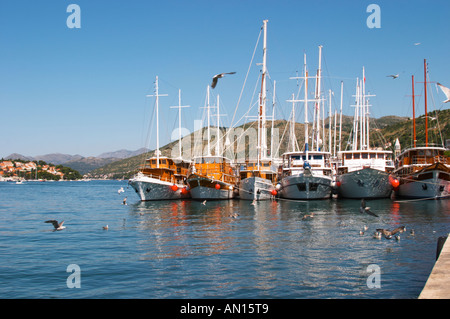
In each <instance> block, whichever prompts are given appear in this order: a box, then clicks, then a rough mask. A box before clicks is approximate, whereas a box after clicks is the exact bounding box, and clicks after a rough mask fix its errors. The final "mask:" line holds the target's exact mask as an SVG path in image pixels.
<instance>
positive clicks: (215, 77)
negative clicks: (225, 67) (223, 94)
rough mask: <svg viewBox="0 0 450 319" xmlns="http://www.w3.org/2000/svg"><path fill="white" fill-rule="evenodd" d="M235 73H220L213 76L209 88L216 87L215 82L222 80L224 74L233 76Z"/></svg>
mask: <svg viewBox="0 0 450 319" xmlns="http://www.w3.org/2000/svg"><path fill="white" fill-rule="evenodd" d="M235 73H236V72H227V73H220V74H216V75H214V76H213V79H212V83H211V87H212V88H213V89H214V88H215V87H216V85H217V81H218V80H219V78H223V77H224V76H225V74H235Z"/></svg>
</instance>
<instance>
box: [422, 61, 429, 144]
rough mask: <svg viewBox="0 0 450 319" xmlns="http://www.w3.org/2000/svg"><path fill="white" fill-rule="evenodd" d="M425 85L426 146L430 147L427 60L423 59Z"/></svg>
mask: <svg viewBox="0 0 450 319" xmlns="http://www.w3.org/2000/svg"><path fill="white" fill-rule="evenodd" d="M423 78H424V81H423V85H424V94H425V146H427V147H428V111H427V60H426V59H424V60H423Z"/></svg>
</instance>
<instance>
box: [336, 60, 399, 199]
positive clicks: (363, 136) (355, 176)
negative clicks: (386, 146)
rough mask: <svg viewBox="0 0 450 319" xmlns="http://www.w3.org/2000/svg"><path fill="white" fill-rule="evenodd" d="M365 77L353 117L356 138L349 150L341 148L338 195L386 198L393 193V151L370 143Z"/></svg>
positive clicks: (359, 89) (354, 136) (357, 89)
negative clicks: (375, 147)
mask: <svg viewBox="0 0 450 319" xmlns="http://www.w3.org/2000/svg"><path fill="white" fill-rule="evenodd" d="M365 79H366V77H365V73H364V68H363V80H359V79H358V80H357V85H356V105H355V116H354V119H353V142H352V149H351V150H349V151H340V152H338V154H339V158H340V160H341V163H340V165H339V166H338V172H337V178H336V185H337V189H338V194H339V197H344V198H386V197H389V196H390V195H391V192H392V189H393V185H392V181H393V179H392V176H391V175H390V174H391V172H392V171H393V170H394V162H393V160H392V152H391V151H388V150H383V149H370V147H369V145H370V144H369V142H370V139H369V132H370V130H369V104H368V97H369V96H370V95H367V94H366V93H365Z"/></svg>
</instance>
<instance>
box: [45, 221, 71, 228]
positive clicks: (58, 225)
mask: <svg viewBox="0 0 450 319" xmlns="http://www.w3.org/2000/svg"><path fill="white" fill-rule="evenodd" d="M46 223H51V224H53V227H54V228H55V229H54V230H63V229H65V228H66V226H63V224H64V221H62V222H60V223H58V221H57V220H54V219H52V220H47V221H46Z"/></svg>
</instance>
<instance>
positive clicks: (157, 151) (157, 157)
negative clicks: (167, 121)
mask: <svg viewBox="0 0 450 319" xmlns="http://www.w3.org/2000/svg"><path fill="white" fill-rule="evenodd" d="M147 96H148V97H151V96H155V97H156V160H157V164H156V167H157V168H159V153H160V151H159V97H160V96H168V94H159V87H158V76H156V81H155V94H154V95H147Z"/></svg>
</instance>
